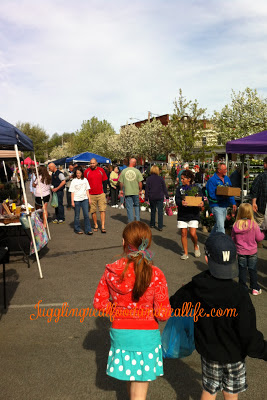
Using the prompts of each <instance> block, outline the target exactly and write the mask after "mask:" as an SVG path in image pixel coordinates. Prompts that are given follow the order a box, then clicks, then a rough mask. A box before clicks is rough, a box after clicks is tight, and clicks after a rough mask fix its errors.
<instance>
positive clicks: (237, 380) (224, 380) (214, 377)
mask: <svg viewBox="0 0 267 400" xmlns="http://www.w3.org/2000/svg"><path fill="white" fill-rule="evenodd" d="M201 365H202V384H203V388H204V390H206V392H208V393H210V394H216V393H217V392H218V391H219V390H223V391H225V392H228V393H232V394H235V393H240V392H244V391H245V390H246V388H247V387H248V385H247V382H246V366H245V363H243V362H241V361H239V362H236V363H233V364H222V363H220V362H218V361H210V360H206V359H205V358H204V357H201Z"/></svg>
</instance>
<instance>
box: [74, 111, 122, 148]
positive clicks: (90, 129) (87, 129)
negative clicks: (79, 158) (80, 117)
mask: <svg viewBox="0 0 267 400" xmlns="http://www.w3.org/2000/svg"><path fill="white" fill-rule="evenodd" d="M103 132H106V133H107V135H108V134H112V133H114V134H115V131H114V129H113V127H112V125H111V124H110V123H109V122H107V121H106V120H103V121H99V120H98V119H97V118H96V117H92V118H91V119H90V120H87V121H83V123H82V127H81V129H80V130H78V131H77V132H76V134H75V137H74V151H75V152H76V153H82V152H84V151H92V148H93V143H94V140H95V139H96V137H97V135H99V134H100V133H103Z"/></svg>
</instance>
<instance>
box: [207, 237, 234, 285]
mask: <svg viewBox="0 0 267 400" xmlns="http://www.w3.org/2000/svg"><path fill="white" fill-rule="evenodd" d="M205 254H206V256H207V257H208V266H209V270H210V273H211V275H213V276H214V277H215V278H218V279H233V278H236V277H237V276H238V269H237V262H236V247H235V244H234V242H233V240H232V239H231V237H230V236H228V235H225V234H224V233H222V232H217V233H215V234H213V235H210V236H209V237H208V239H207V240H206V243H205Z"/></svg>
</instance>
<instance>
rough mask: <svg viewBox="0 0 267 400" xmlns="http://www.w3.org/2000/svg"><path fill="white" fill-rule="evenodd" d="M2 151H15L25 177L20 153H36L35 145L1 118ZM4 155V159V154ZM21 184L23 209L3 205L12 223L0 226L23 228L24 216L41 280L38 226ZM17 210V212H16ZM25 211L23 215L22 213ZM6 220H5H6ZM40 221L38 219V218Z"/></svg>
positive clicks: (19, 167)
mask: <svg viewBox="0 0 267 400" xmlns="http://www.w3.org/2000/svg"><path fill="white" fill-rule="evenodd" d="M0 150H1V151H7V154H10V150H14V151H15V155H16V162H17V167H18V171H19V175H20V177H22V176H23V174H22V168H21V162H20V153H19V151H25V150H26V151H34V149H33V143H32V140H31V139H30V138H28V137H27V136H26V135H25V134H24V133H23V132H21V131H20V130H19V129H18V128H16V127H15V126H13V125H11V124H10V123H8V122H7V121H5V120H3V119H2V118H0ZM1 154H3V159H4V158H5V157H4V153H1ZM34 162H35V165H36V164H37V163H36V159H35V155H34ZM37 176H38V171H37ZM20 184H21V188H22V192H23V198H24V203H25V204H23V205H22V206H21V207H17V208H16V207H15V204H14V203H13V204H14V211H13V210H12V208H13V205H10V204H7V203H2V207H3V209H4V213H5V218H6V219H7V218H9V219H10V220H11V221H8V222H10V223H8V224H6V221H5V222H3V223H0V226H1V227H3V228H5V229H8V228H9V227H12V226H21V216H22V214H23V220H24V221H25V224H26V225H27V227H28V229H29V230H30V235H31V239H32V251H31V253H32V254H35V256H36V261H37V265H38V269H39V275H40V278H43V274H42V270H41V265H40V260H39V255H38V250H37V245H36V243H38V237H37V234H36V232H34V229H35V228H36V226H34V225H33V223H32V219H33V216H32V215H31V213H32V212H33V210H32V209H30V207H29V203H28V200H27V195H26V189H25V184H24V180H23V179H20ZM15 208H16V210H15ZM22 211H23V213H21V212H22ZM5 218H4V219H5ZM37 219H38V218H37Z"/></svg>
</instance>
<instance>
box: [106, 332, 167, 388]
mask: <svg viewBox="0 0 267 400" xmlns="http://www.w3.org/2000/svg"><path fill="white" fill-rule="evenodd" d="M110 339H111V347H110V351H109V356H108V363H107V375H109V376H112V377H113V378H116V379H120V380H123V381H143V382H147V381H153V380H155V379H156V377H157V376H162V375H163V362H162V347H161V337H160V331H159V330H158V329H156V330H135V329H111V330H110Z"/></svg>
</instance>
